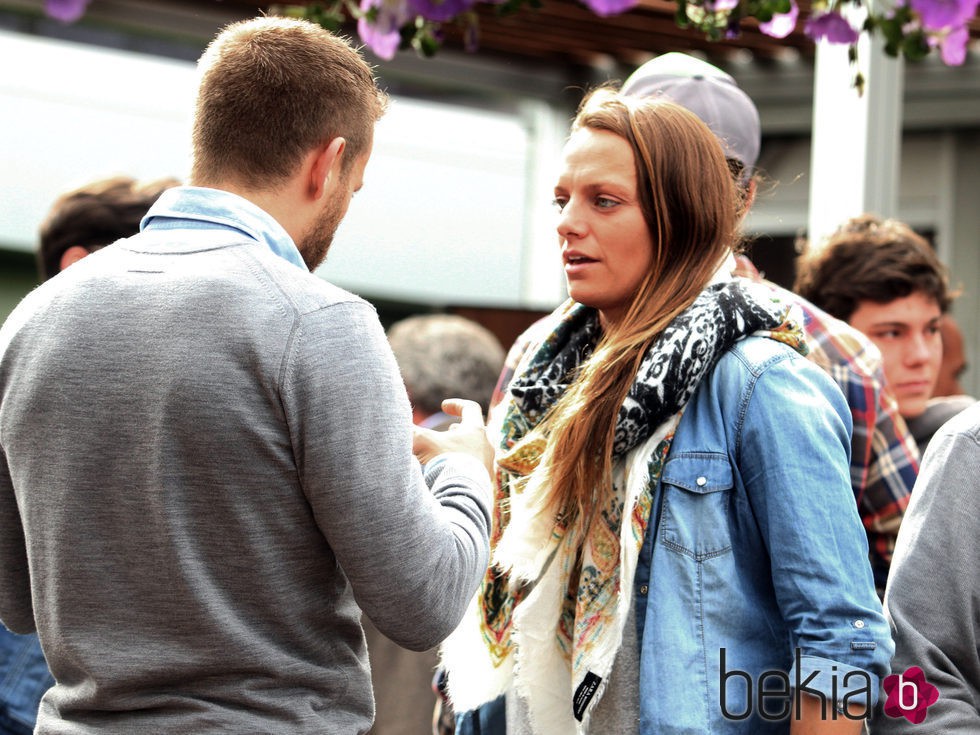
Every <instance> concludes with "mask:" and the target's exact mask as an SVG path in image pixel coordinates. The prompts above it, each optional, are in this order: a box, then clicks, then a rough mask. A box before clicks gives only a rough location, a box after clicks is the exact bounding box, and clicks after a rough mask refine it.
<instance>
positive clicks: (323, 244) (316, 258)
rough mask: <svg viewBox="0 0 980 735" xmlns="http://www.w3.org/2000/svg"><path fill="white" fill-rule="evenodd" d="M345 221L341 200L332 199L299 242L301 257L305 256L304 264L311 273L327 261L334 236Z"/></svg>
mask: <svg viewBox="0 0 980 735" xmlns="http://www.w3.org/2000/svg"><path fill="white" fill-rule="evenodd" d="M343 219H344V211H343V209H342V206H341V201H340V199H336V198H335V199H331V200H330V201H328V202H327V203H326V204H325V205H324V206H323V209H321V210H320V214H319V215H318V216H317V218H316V220H314V222H313V224H312V225H310V229H309V230H308V231H307V233H306V234H305V235H304V236H303V239H302V240H301V241H300V242H299V244H298V247H299V252H300V255H302V256H303V262H304V263H306V267H307V268H309V269H310V272H311V273H312V272H313V271H315V270H316V269H317V268H319V267H320V266H321V265H322V264H323V262H324V261H325V260H326V259H327V251H328V250H330V245H331V244H332V243H333V238H334V235H335V234H336V232H337V228H338V227H339V226H340V223H341V221H342V220H343Z"/></svg>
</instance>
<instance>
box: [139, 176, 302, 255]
mask: <svg viewBox="0 0 980 735" xmlns="http://www.w3.org/2000/svg"><path fill="white" fill-rule="evenodd" d="M164 229H191V230H204V229H224V230H234V231H238V232H241V233H242V234H244V235H246V236H248V237H251V238H252V239H253V240H256V241H257V242H260V243H263V244H265V245H266V246H267V247H268V248H269V249H270V250H271V251H272V252H274V253H275V254H276V255H278V256H279V257H281V258H283V259H285V260H288V261H289V262H290V263H292V264H293V265H295V266H297V267H299V268H302V269H303V270H305V271H308V270H309V269H308V268H307V267H306V263H304V262H303V256H302V255H300V252H299V249H298V248H297V247H296V244H295V243H294V242H293V239H292V238H291V237H290V236H289V233H287V232H286V230H285V229H284V228H283V226H282V225H280V224H279V223H278V222H277V221H276V220H275V219H274V218H273V217H272V216H271V215H270V214H268V213H267V212H265V211H263V210H262V209H260V208H259V207H258V206H256V205H255V204H253V203H252V202H250V201H249V200H247V199H245V198H243V197H240V196H238V195H237V194H232V193H231V192H228V191H221V190H219V189H207V188H204V187H199V186H178V187H175V188H173V189H168V190H167V191H165V192H164V193H163V194H162V195H160V198H159V199H157V201H156V203H155V204H154V205H153V206H152V207H150V210H149V211H148V212H147V213H146V215H145V216H144V217H143V221H142V222H140V230H141V231H142V230H164Z"/></svg>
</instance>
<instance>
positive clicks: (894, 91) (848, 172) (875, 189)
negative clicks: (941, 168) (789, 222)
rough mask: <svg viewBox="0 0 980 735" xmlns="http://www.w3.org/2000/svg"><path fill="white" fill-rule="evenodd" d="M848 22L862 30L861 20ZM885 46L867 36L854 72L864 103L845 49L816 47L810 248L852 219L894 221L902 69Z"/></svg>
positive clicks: (823, 45) (839, 47)
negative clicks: (858, 73) (861, 79)
mask: <svg viewBox="0 0 980 735" xmlns="http://www.w3.org/2000/svg"><path fill="white" fill-rule="evenodd" d="M850 21H851V24H852V25H853V26H854V27H855V28H857V27H860V24H861V22H862V21H863V18H858V17H851V18H850ZM882 46H883V41H882V39H881V38H880V37H878V38H875V39H868V38H867V36H866V35H862V38H861V40H860V41H859V42H858V63H857V68H859V69H860V70H861V73H862V74H863V76H864V80H865V81H864V94H863V95H861V96H859V95H858V92H857V90H856V89H855V88H854V87H853V86H852V81H853V79H854V75H855V66H853V65H851V64H850V63H849V62H848V58H847V46H844V45H830V44H827V43H824V42H821V43H819V44H818V45H817V59H816V70H815V76H814V94H813V133H812V149H811V154H810V207H809V215H808V227H807V236H808V239H809V241H810V247H811V248H815V247H820V246H821V244H822V241H823V240H824V238H826V237H827V236H828V235H829V234H830V233H831V232H833V231H834V230H835V229H836V228H837V226H838V225H840V224H841V223H842V222H844V220H846V219H848V218H849V217H853V216H855V215H858V214H861V213H864V212H870V213H872V214H877V215H879V216H881V217H891V216H895V215H896V214H897V210H898V184H899V171H900V166H899V156H900V155H901V133H902V93H903V89H904V85H903V74H904V64H903V61H902V59H893V58H891V57H888V56H886V55H885V53H884V50H883V48H882Z"/></svg>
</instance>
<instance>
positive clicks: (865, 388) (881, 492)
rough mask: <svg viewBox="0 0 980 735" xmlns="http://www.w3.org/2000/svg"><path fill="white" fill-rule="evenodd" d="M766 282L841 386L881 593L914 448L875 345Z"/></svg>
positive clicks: (515, 353)
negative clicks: (792, 309)
mask: <svg viewBox="0 0 980 735" xmlns="http://www.w3.org/2000/svg"><path fill="white" fill-rule="evenodd" d="M770 285H771V286H772V288H773V289H775V290H776V291H777V292H779V294H780V295H781V296H782V297H783V298H784V299H788V300H791V301H795V302H797V303H798V304H799V305H800V307H801V308H802V310H803V313H804V320H805V323H804V325H803V326H804V330H805V331H806V334H807V337H808V345H809V347H810V354H809V356H808V357H809V358H810V359H811V360H813V361H814V362H815V363H816V364H817V365H819V366H820V367H821V368H823V369H824V370H825V371H826V372H827V374H828V375H830V377H831V378H833V379H834V381H835V382H836V383H837V385H839V386H840V389H841V391H842V392H843V393H844V397H845V398H846V399H847V404H848V406H850V408H851V416H852V419H853V422H854V431H853V434H852V438H851V487H852V489H853V490H854V499H855V500H856V501H857V507H858V513H859V515H860V516H861V521H862V523H863V524H864V528H865V530H866V531H867V534H868V547H869V550H870V554H869V556H870V560H871V568H872V571H873V572H874V578H875V586H876V587H877V588H878V592H879V594H883V593H884V589H885V581H886V579H887V578H888V568H889V566H890V565H891V561H892V552H893V551H894V549H895V538H896V536H897V535H898V527H899V526H900V525H901V523H902V517H903V516H904V515H905V507H906V506H907V505H908V502H909V493H910V492H911V491H912V485H914V484H915V478H916V476H917V475H918V473H919V450H918V447H917V446H916V443H915V440H914V439H913V438H912V435H911V433H910V432H909V430H908V428H906V426H905V421H904V419H903V418H902V417H901V415H900V414H899V413H898V404H897V403H896V401H895V398H894V397H893V396H892V394H891V393H890V392H889V391H888V390H887V389H886V388H885V376H884V372H883V370H882V366H881V354H880V353H879V352H878V348H877V347H875V346H874V344H873V343H872V342H871V341H870V340H869V339H868V338H867V337H865V336H864V335H863V334H861V333H860V332H858V331H857V330H856V329H854V328H853V327H851V326H850V325H848V324H846V323H845V322H842V321H840V320H839V319H835V318H834V317H832V316H830V315H829V314H827V313H826V312H824V311H821V310H820V309H818V308H817V307H816V306H814V305H813V304H811V303H810V302H808V301H805V300H804V299H802V298H800V297H799V296H797V295H796V294H794V293H791V292H789V291H786V290H785V289H781V288H779V287H778V286H773V285H772V284H770ZM544 321H545V320H541V321H539V322H536V323H535V324H534V325H532V326H531V327H530V328H529V329H528V330H527V331H526V332H525V333H524V334H522V335H521V336H520V337H518V339H517V341H516V342H515V343H514V345H513V347H511V349H510V352H509V353H508V354H507V360H506V362H505V363H504V368H503V371H502V372H501V374H500V378H499V379H498V380H497V386H496V388H495V389H494V392H493V398H492V399H491V403H490V406H491V409H492V408H493V407H494V406H496V405H497V404H498V403H500V401H501V399H502V398H503V396H504V393H505V392H506V390H507V387H508V386H509V385H510V381H511V379H512V378H513V377H514V370H515V369H516V368H517V365H518V363H519V362H520V359H521V357H522V355H523V354H524V352H525V350H526V349H527V348H528V346H529V345H530V344H532V343H534V342H537V341H539V340H537V339H536V338H535V337H534V334H535V332H536V331H537V330H538V329H539V328H540V325H541V324H542V322H544Z"/></svg>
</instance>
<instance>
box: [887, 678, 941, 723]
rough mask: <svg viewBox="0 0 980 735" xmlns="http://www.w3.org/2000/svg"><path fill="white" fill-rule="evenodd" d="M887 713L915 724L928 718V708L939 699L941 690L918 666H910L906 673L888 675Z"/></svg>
mask: <svg viewBox="0 0 980 735" xmlns="http://www.w3.org/2000/svg"><path fill="white" fill-rule="evenodd" d="M884 686H885V693H886V694H887V695H888V698H887V699H886V700H885V714H886V715H888V716H889V717H893V718H895V719H898V718H899V717H904V718H905V719H906V720H908V721H909V722H911V723H912V724H913V725H918V724H919V723H920V722H922V721H924V720H925V719H926V710H928V709H929V707H931V706H932V705H934V704H935V703H936V702H937V701H938V699H939V690H938V689H937V688H936V687H934V686H933V685H932V684H930V683H929V682H928V681H926V676H925V674H923V673H922V669H920V668H919V667H918V666H910V667H909V668H907V669H906V670H905V673H904V674H892V675H891V676H886V677H885V681H884Z"/></svg>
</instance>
